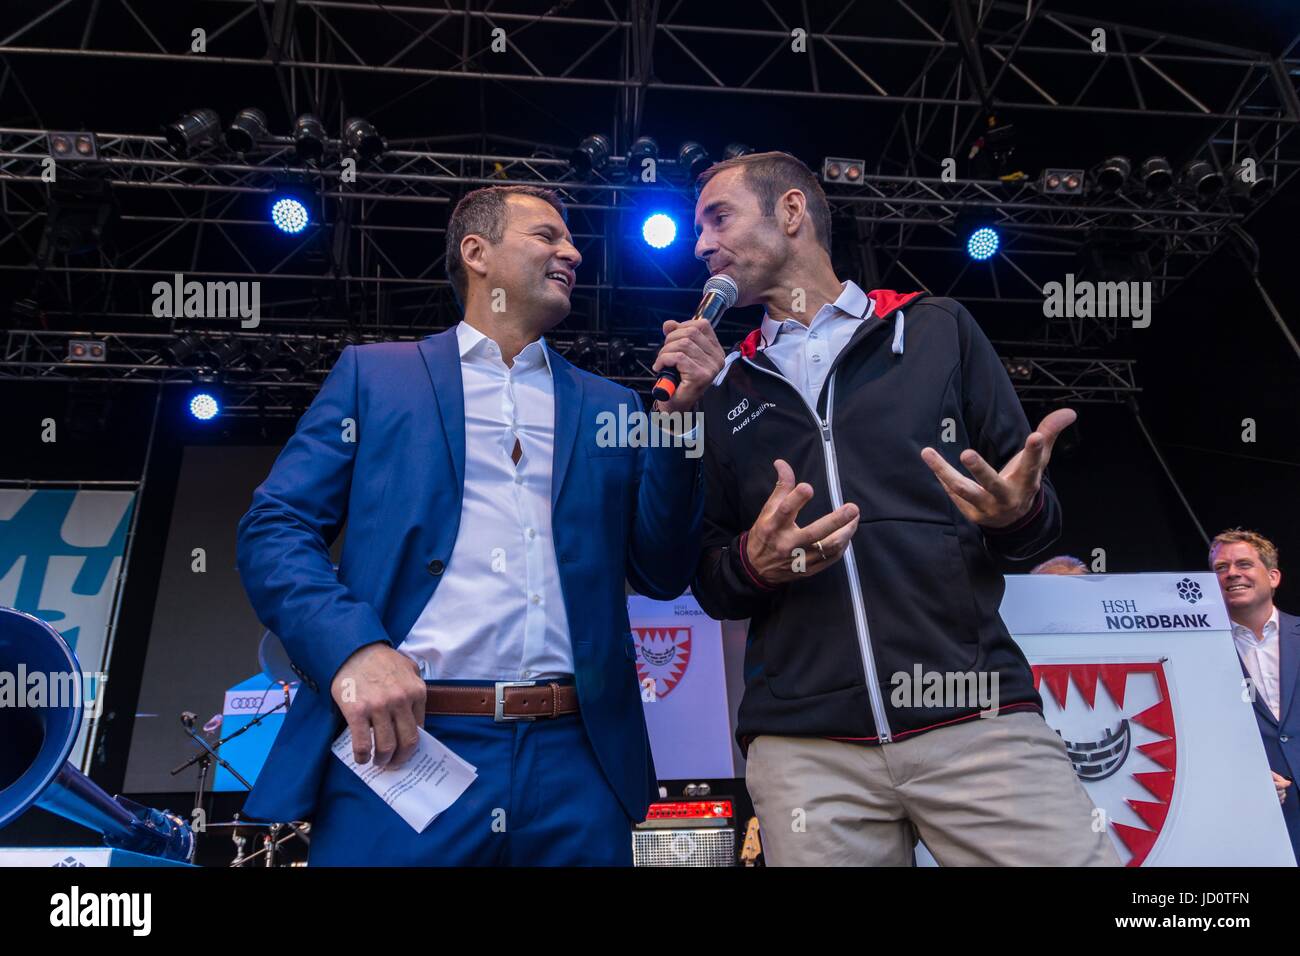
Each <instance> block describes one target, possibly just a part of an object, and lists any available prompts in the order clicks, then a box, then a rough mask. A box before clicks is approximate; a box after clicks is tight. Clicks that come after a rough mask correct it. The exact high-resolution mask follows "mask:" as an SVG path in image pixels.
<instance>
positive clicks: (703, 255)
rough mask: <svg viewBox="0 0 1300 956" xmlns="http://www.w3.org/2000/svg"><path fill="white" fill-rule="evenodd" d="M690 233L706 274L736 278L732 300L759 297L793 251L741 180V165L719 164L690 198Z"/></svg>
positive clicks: (751, 300)
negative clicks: (692, 200) (736, 290)
mask: <svg viewBox="0 0 1300 956" xmlns="http://www.w3.org/2000/svg"><path fill="white" fill-rule="evenodd" d="M780 207H781V204H780V203H779V202H778V203H777V208H780ZM695 234H696V236H697V238H696V241H695V258H697V259H700V260H701V261H703V262H704V264H705V265H707V266H708V268H709V274H710V275H717V274H718V273H721V272H725V273H726V274H727V275H729V276H731V278H732V279H734V280H735V281H736V285H737V286H738V287H739V288H740V297H739V298H738V299H737V300H736V305H737V306H744V305H754V304H755V303H757V302H761V301H763V296H764V293H765V292H767V291H768V290H770V289H773V288H774V287H775V286H777V285H778V284H779V282H780V276H781V273H782V271H783V270H784V269H785V267H786V265H787V263H788V262H789V261H790V258H791V256H792V254H793V244H792V243H791V241H790V237H789V236H787V235H786V233H785V232H784V231H782V230H781V229H780V228H779V226H778V224H777V217H776V216H774V215H773V214H772V210H770V209H769V210H763V209H760V208H759V200H758V196H757V195H756V194H755V193H753V192H752V191H751V190H750V189H749V187H748V186H747V185H746V184H745V171H744V169H727V170H724V171H722V172H719V173H718V174H717V175H716V176H714V177H713V178H712V179H710V180H709V181H708V182H707V183H706V184H705V186H704V189H703V190H701V192H700V198H699V199H698V200H696V202H695Z"/></svg>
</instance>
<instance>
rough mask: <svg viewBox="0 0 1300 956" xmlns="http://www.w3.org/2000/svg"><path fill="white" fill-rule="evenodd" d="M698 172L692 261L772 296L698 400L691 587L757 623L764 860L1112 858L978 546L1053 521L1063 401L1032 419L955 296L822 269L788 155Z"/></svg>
mask: <svg viewBox="0 0 1300 956" xmlns="http://www.w3.org/2000/svg"><path fill="white" fill-rule="evenodd" d="M701 185H702V190H701V192H700V195H699V199H698V201H697V204H696V213H695V225H696V232H697V234H698V236H699V238H698V241H697V245H696V250H695V251H696V255H697V257H698V258H700V259H702V260H704V261H705V262H706V263H707V264H708V267H709V272H710V273H711V274H714V275H716V274H719V273H726V274H727V275H729V276H730V277H731V278H732V279H733V280H735V282H736V284H737V286H738V287H739V290H740V298H739V300H738V304H739V305H753V304H759V303H761V304H762V305H763V306H764V307H765V310H766V314H765V316H764V319H763V324H762V327H761V328H759V329H756V330H755V331H754V332H753V333H752V334H751V335H750V336H748V337H747V338H746V339H745V340H744V341H743V342H742V343H741V345H740V346H739V348H738V349H737V350H736V351H734V352H733V353H732V354H731V355H729V356H728V359H727V364H726V365H725V366H724V368H723V371H722V372H721V373H720V374H719V376H718V378H717V379H716V380H715V383H714V385H715V387H714V388H712V389H710V390H709V392H708V393H706V395H705V398H704V401H703V412H704V415H705V419H704V436H705V445H706V451H705V476H706V477H705V480H706V484H707V492H706V513H705V538H704V554H703V556H702V558H701V560H700V564H699V567H698V570H697V574H696V579H695V583H694V590H695V594H696V597H697V598H698V600H699V602H700V604H701V606H702V607H703V608H704V609H705V611H706V612H708V613H709V614H710V615H711V616H712V617H715V618H720V619H721V618H727V619H744V618H749V619H750V632H749V643H748V648H747V651H746V657H745V695H744V699H743V701H742V703H741V706H740V715H739V726H738V728H737V737H738V738H739V742H740V745H741V748H742V749H743V750H745V751H746V756H747V758H748V765H747V773H746V778H747V783H748V786H749V790H750V793H751V795H752V796H753V798H754V804H755V808H756V811H757V814H758V817H759V822H760V824H761V825H762V828H763V837H764V840H763V842H764V848H765V853H766V856H767V858H768V860H769V862H772V863H775V864H778V865H786V864H795V865H800V864H803V865H807V864H812V865H817V864H833V863H844V864H858V865H861V864H896V865H905V864H907V863H909V862H910V861H911V859H912V852H913V848H914V845H915V842H916V838H917V836H918V835H919V836H920V837H921V839H923V840H924V842H925V844H926V846H927V847H928V848H929V850H930V851H931V853H933V854H934V856H935V858H936V859H937V860H938V861H939V862H940V863H941V864H944V865H963V864H976V865H978V864H992V865H1005V864H1053V865H1067V866H1070V865H1116V864H1118V862H1119V861H1118V857H1117V856H1116V854H1115V850H1114V848H1113V847H1112V845H1111V843H1110V839H1109V837H1108V836H1107V832H1106V831H1107V829H1108V825H1107V822H1106V820H1105V819H1104V815H1103V814H1102V812H1101V811H1100V810H1094V807H1093V805H1092V802H1091V800H1089V799H1088V796H1087V794H1086V792H1085V791H1084V789H1083V787H1082V785H1081V784H1080V783H1079V781H1078V779H1077V778H1076V777H1075V774H1074V772H1073V768H1072V767H1071V765H1070V762H1069V759H1068V758H1067V756H1066V752H1065V746H1064V744H1063V743H1062V741H1061V739H1060V737H1059V736H1058V735H1057V734H1055V733H1054V732H1053V731H1052V730H1051V728H1049V727H1048V726H1047V724H1046V722H1045V721H1044V720H1043V718H1042V710H1041V708H1042V702H1041V700H1040V698H1039V696H1038V693H1037V691H1036V690H1035V689H1034V681H1033V676H1032V674H1031V672H1030V669H1029V665H1028V663H1027V662H1026V660H1025V658H1024V655H1023V654H1022V653H1021V652H1020V649H1019V648H1018V647H1017V645H1016V644H1015V642H1014V641H1013V640H1012V639H1011V637H1010V635H1009V634H1008V633H1007V630H1006V626H1005V625H1004V624H1003V622H1002V619H1001V618H1000V617H999V615H998V607H999V605H1000V603H1001V599H1002V593H1003V581H1002V576H1001V574H1000V573H999V571H998V569H997V567H996V565H995V563H994V561H993V558H992V555H993V554H997V555H1000V556H1002V557H1004V558H1008V559H1015V560H1020V559H1026V558H1029V557H1030V556H1032V555H1034V554H1037V553H1038V552H1040V551H1042V550H1043V549H1044V548H1045V547H1047V546H1048V545H1049V544H1051V542H1052V541H1054V540H1055V539H1056V537H1057V536H1058V534H1059V533H1060V524H1061V512H1060V506H1059V504H1058V502H1057V498H1056V494H1055V491H1054V490H1053V489H1052V486H1051V483H1050V482H1049V481H1048V480H1047V476H1046V474H1045V471H1044V469H1045V468H1046V465H1047V462H1048V459H1049V457H1050V455H1051V450H1052V445H1053V444H1054V442H1055V440H1056V437H1057V436H1058V435H1059V434H1060V432H1061V431H1062V429H1064V428H1066V427H1068V426H1069V425H1070V424H1071V423H1072V422H1073V421H1074V419H1075V413H1074V412H1073V411H1071V410H1069V409H1060V410H1057V411H1054V412H1052V413H1051V414H1050V415H1048V416H1047V417H1046V418H1045V419H1044V420H1043V422H1042V423H1041V424H1040V425H1039V428H1038V430H1037V431H1035V432H1032V433H1031V432H1030V429H1029V424H1028V422H1027V421H1026V419H1025V415H1024V412H1023V410H1022V409H1021V407H1020V403H1019V401H1018V400H1017V398H1016V395H1015V391H1014V389H1013V388H1012V385H1011V382H1010V380H1009V379H1008V378H1007V375H1006V372H1005V370H1004V369H1003V367H1002V364H1001V362H1000V361H999V359H998V357H997V355H996V354H995V353H994V351H993V348H992V346H991V345H990V344H989V342H988V340H987V339H986V338H985V337H984V335H983V333H982V332H981V331H980V329H979V327H978V326H977V325H976V324H975V322H974V320H973V319H972V318H971V316H970V314H969V313H968V312H967V311H966V310H965V309H964V308H962V306H961V305H959V304H958V303H956V302H954V301H953V300H951V299H943V298H933V297H929V296H927V295H925V294H924V293H920V292H916V293H911V294H906V295H899V294H897V293H894V292H886V291H875V292H871V293H866V292H863V290H862V289H860V288H858V286H857V285H855V284H854V283H852V282H841V281H840V280H839V279H838V278H837V277H836V276H835V273H834V270H833V269H832V267H831V260H830V223H829V208H828V207H827V204H826V197H825V195H824V194H823V192H822V190H821V187H820V186H819V185H818V183H817V181H816V179H815V178H814V177H813V175H812V173H811V172H810V171H809V170H808V168H807V167H806V166H804V165H803V163H801V162H799V160H797V159H795V158H794V157H792V156H789V155H788V154H785V153H759V154H750V155H748V156H744V157H740V158H738V159H734V160H728V161H726V162H723V163H719V164H717V165H715V166H713V167H712V168H711V169H709V170H708V171H706V172H705V174H704V175H703V176H702V177H701ZM904 313H906V317H905V316H904ZM905 322H906V324H905ZM773 479H775V487H773ZM800 479H802V480H800ZM801 518H802V519H803V520H804V524H803V525H802V526H800V525H799V524H798V523H797V522H798V520H799V519H801ZM981 717H995V718H996V719H980V718H981Z"/></svg>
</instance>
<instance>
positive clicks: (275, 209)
mask: <svg viewBox="0 0 1300 956" xmlns="http://www.w3.org/2000/svg"><path fill="white" fill-rule="evenodd" d="M310 220H311V216H310V215H309V214H308V213H307V207H306V205H305V204H304V203H303V201H302V200H301V199H297V198H295V197H293V196H281V197H280V198H279V199H277V200H275V202H274V203H272V205H271V222H272V223H274V224H275V228H277V229H279V230H280V231H281V232H287V233H288V234H289V235H291V236H292V235H296V234H297V233H300V232H302V231H303V230H304V229H306V228H307V223H308V222H309V221H310Z"/></svg>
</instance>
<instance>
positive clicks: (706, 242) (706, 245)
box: [695, 233, 718, 264]
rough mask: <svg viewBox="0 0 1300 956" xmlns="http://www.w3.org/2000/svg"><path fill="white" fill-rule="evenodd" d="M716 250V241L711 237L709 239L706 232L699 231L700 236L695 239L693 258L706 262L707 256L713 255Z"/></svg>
mask: <svg viewBox="0 0 1300 956" xmlns="http://www.w3.org/2000/svg"><path fill="white" fill-rule="evenodd" d="M717 251H718V245H717V243H715V242H714V241H713V240H712V239H709V238H708V234H707V233H700V238H698V239H696V240H695V258H696V259H699V260H700V261H701V262H704V263H705V264H707V263H708V261H709V256H711V255H713V254H714V253H715V252H717Z"/></svg>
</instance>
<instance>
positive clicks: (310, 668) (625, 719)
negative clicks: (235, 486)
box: [237, 329, 703, 821]
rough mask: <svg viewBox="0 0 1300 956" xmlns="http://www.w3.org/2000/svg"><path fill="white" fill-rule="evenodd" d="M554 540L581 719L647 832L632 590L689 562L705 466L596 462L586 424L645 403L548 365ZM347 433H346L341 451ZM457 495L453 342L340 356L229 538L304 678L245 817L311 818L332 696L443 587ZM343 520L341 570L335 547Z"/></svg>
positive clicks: (679, 581)
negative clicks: (340, 676) (370, 650)
mask: <svg viewBox="0 0 1300 956" xmlns="http://www.w3.org/2000/svg"><path fill="white" fill-rule="evenodd" d="M550 361H551V370H552V378H553V380H554V383H555V458H554V464H553V472H552V476H551V486H552V488H551V503H552V527H553V533H554V540H555V554H556V562H557V565H558V567H559V574H560V587H561V591H562V593H563V594H564V607H565V610H566V611H567V613H568V620H569V634H570V638H571V640H572V642H573V660H574V677H575V680H576V683H577V689H578V698H579V706H580V711H581V714H582V719H583V722H584V725H585V727H586V730H587V734H588V736H589V738H590V740H591V743H592V746H593V748H594V750H595V752H596V756H597V759H598V760H599V762H600V766H601V768H602V769H603V770H604V773H605V776H606V777H607V778H608V780H609V783H610V785H611V787H612V788H613V790H614V791H615V792H616V793H617V794H618V798H619V800H620V801H621V802H622V804H623V807H624V809H626V810H627V812H628V815H629V816H630V817H632V818H633V819H634V820H638V821H639V820H642V819H644V818H645V813H646V808H647V806H648V804H649V802H650V801H651V800H652V799H655V798H657V796H658V790H657V785H658V781H657V779H656V777H655V770H654V762H653V759H652V758H651V755H650V744H649V739H648V737H647V735H646V726H645V716H644V714H643V712H642V710H641V706H642V705H641V695H640V687H639V685H638V682H637V676H636V665H635V659H636V652H635V646H634V644H633V642H632V635H631V630H630V628H629V626H628V617H627V601H626V596H625V590H624V580H625V579H626V580H627V581H628V582H630V583H631V585H632V587H633V588H635V589H636V590H637V591H639V592H640V593H642V594H645V595H648V596H650V597H654V598H658V599H660V600H670V599H672V598H674V597H676V596H677V595H679V594H681V593H682V591H684V590H685V589H686V587H687V585H688V584H689V582H690V578H691V574H692V573H693V571H694V568H695V562H696V558H697V556H698V552H699V538H700V523H701V520H702V513H703V487H702V482H701V476H700V468H699V459H689V458H687V457H686V455H685V450H684V449H682V448H629V447H622V448H617V447H605V448H602V447H598V446H597V444H596V432H597V430H598V425H599V422H598V420H597V416H598V415H599V414H600V413H601V412H604V411H608V412H612V413H613V414H614V415H616V416H617V414H618V407H619V405H626V406H628V411H629V412H632V411H639V410H641V408H642V405H641V400H640V398H639V397H638V396H637V394H636V393H635V392H633V391H632V390H631V389H629V388H626V387H624V386H622V385H617V384H615V383H613V382H610V381H608V380H606V379H603V378H600V377H598V376H595V375H591V374H589V373H587V372H583V371H581V370H579V369H577V368H575V367H574V366H573V365H571V364H570V363H569V362H567V361H565V360H564V359H563V358H562V357H560V356H559V355H557V354H555V353H554V352H552V353H551V355H550ZM349 421H351V422H353V423H355V426H354V428H355V435H354V436H351V437H353V438H354V440H352V441H348V440H346V438H347V437H349V436H348V435H347V433H346V432H345V429H347V428H348V427H349ZM464 481H465V403H464V392H463V389H462V385H461V372H460V352H459V349H458V347H457V339H456V332H455V329H451V330H449V331H447V332H443V333H440V334H437V335H431V336H429V337H427V338H425V339H423V340H421V341H419V342H405V343H381V344H376V345H363V346H349V347H348V348H346V349H344V351H343V354H342V355H341V356H340V357H339V360H338V363H337V364H336V365H335V366H334V368H333V370H331V372H330V374H329V376H328V378H326V380H325V383H324V385H322V387H321V390H320V392H319V394H318V395H317V396H316V400H315V401H314V402H313V403H312V405H311V407H310V408H309V409H308V410H307V411H306V413H305V414H304V415H303V417H302V420H301V421H299V423H298V427H297V430H296V431H295V432H294V435H293V437H292V438H290V439H289V442H288V443H287V444H286V445H285V446H284V449H283V451H282V452H281V453H280V456H279V457H278V458H277V459H276V461H275V465H274V466H273V467H272V469H271V473H270V475H269V476H268V477H267V479H266V481H264V482H263V483H262V484H261V485H260V486H259V487H258V488H257V490H256V491H254V493H253V502H252V507H251V508H250V509H249V511H248V513H247V514H245V515H244V517H243V518H242V519H241V520H240V522H239V537H238V544H237V554H238V561H239V573H240V577H241V578H242V580H243V583H244V588H245V589H246V590H247V592H248V597H249V600H250V602H251V603H252V606H253V609H254V610H255V611H256V612H257V616H258V617H259V618H260V619H261V621H262V622H263V623H264V624H265V625H266V626H267V627H269V628H271V630H273V631H274V632H275V633H276V634H278V635H279V636H280V639H281V641H283V642H284V646H285V649H286V650H287V651H288V654H289V657H290V658H291V659H292V661H293V663H294V669H295V671H296V672H297V673H298V675H299V676H300V677H301V678H302V686H301V687H300V689H299V691H298V694H297V697H296V698H295V700H294V702H293V706H292V707H291V708H290V710H289V714H288V716H287V718H286V719H285V722H284V725H283V727H282V728H281V730H280V733H279V735H278V736H277V738H276V741H275V745H274V747H273V748H272V750H271V753H270V755H269V757H268V759H267V763H266V765H265V767H264V768H263V770H262V773H261V775H260V776H259V777H258V779H257V784H256V786H255V787H254V789H253V792H252V794H251V795H250V796H249V798H248V801H247V803H246V804H245V812H246V813H247V814H248V815H250V816H253V817H257V818H260V819H266V820H303V819H309V818H310V817H311V814H312V811H313V809H314V807H315V804H316V797H317V793H318V791H319V788H320V783H321V780H322V777H323V773H324V770H325V767H326V766H327V761H328V760H331V759H333V757H332V755H331V753H330V749H329V747H330V744H331V743H332V741H333V740H334V739H335V737H337V736H338V734H339V733H341V732H342V730H343V727H344V726H345V724H344V721H343V718H342V715H341V714H340V713H339V711H338V708H337V706H336V705H335V704H334V701H333V698H332V697H331V696H330V684H331V682H332V681H333V678H334V675H335V673H336V672H337V671H338V669H339V667H340V666H341V665H342V664H343V662H344V661H345V660H347V658H348V657H349V656H350V655H351V654H352V653H353V652H354V651H356V650H357V649H358V648H361V647H364V646H366V645H367V644H373V643H376V642H378V641H386V642H387V643H389V644H391V645H393V646H394V647H396V646H397V645H399V644H400V643H401V642H402V641H403V640H404V639H405V637H406V635H407V633H408V632H409V631H410V629H411V626H412V625H413V624H414V623H415V620H416V618H417V617H418V616H419V615H420V612H421V611H422V610H423V609H424V607H425V605H426V604H427V603H428V601H429V598H430V596H432V594H433V592H434V591H435V590H436V589H437V587H438V583H439V581H441V580H442V578H443V575H444V574H446V573H454V572H455V569H454V568H451V567H448V566H447V565H448V562H449V561H450V559H451V554H452V546H453V545H454V544H455V541H456V533H457V528H458V526H459V524H460V511H461V496H462V493H463V488H464ZM345 520H346V521H347V525H348V532H347V536H346V538H345V540H344V545H343V554H342V559H341V561H340V563H339V566H338V570H337V572H336V571H335V570H334V566H333V563H332V562H331V560H330V553H329V548H330V545H331V544H332V543H333V541H334V539H335V538H336V537H337V535H338V533H339V530H340V529H341V527H342V526H343V523H344V521H345Z"/></svg>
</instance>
